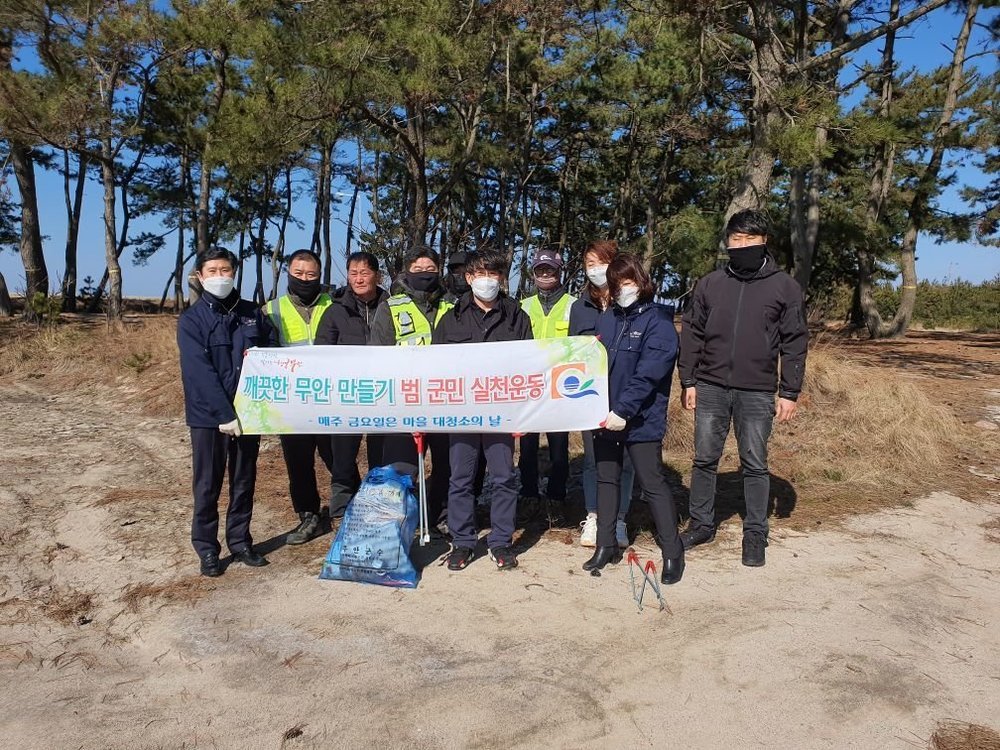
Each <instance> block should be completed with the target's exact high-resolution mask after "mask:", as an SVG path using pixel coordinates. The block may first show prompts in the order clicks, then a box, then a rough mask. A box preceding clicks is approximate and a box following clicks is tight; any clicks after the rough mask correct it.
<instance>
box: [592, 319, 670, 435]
mask: <svg viewBox="0 0 1000 750" xmlns="http://www.w3.org/2000/svg"><path fill="white" fill-rule="evenodd" d="M597 335H598V336H600V338H601V343H602V344H604V347H605V348H606V349H607V350H608V385H609V391H610V394H609V395H610V398H609V400H610V405H611V411H613V412H614V413H615V414H617V415H618V416H619V417H622V418H623V419H625V420H626V421H627V422H628V424H627V426H626V427H625V430H624V432H617V433H616V432H608V431H601V432H598V433H597V436H598V437H601V438H611V439H617V437H618V436H623V437H624V439H625V441H626V442H628V443H645V442H659V441H661V440H663V436H664V435H665V434H666V431H667V404H668V401H669V397H670V379H671V376H672V375H673V372H674V362H675V360H676V359H677V329H676V328H674V321H673V313H672V311H671V310H670V308H667V307H664V306H663V305H659V304H656V303H655V302H637V303H636V304H634V305H632V306H631V307H630V308H629V309H628V310H622V309H621V308H620V307H618V305H612V306H611V307H610V308H608V309H607V310H605V311H604V312H603V313H601V315H600V317H599V318H598V319H597Z"/></svg>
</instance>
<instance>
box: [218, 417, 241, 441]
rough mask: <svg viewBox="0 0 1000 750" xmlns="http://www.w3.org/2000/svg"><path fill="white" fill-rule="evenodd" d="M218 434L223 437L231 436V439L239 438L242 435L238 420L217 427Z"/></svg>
mask: <svg viewBox="0 0 1000 750" xmlns="http://www.w3.org/2000/svg"><path fill="white" fill-rule="evenodd" d="M219 432H221V433H222V434H223V435H232V436H233V437H239V436H240V435H242V434H243V430H242V429H241V428H240V420H239V418H236V419H234V420H233V421H232V422H226V423H225V424H220V425H219Z"/></svg>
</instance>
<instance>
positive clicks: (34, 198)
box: [10, 140, 49, 321]
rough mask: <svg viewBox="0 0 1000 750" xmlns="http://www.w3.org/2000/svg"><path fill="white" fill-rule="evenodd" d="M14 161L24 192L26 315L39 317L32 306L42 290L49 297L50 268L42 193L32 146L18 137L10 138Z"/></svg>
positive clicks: (44, 295)
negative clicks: (44, 243)
mask: <svg viewBox="0 0 1000 750" xmlns="http://www.w3.org/2000/svg"><path fill="white" fill-rule="evenodd" d="M10 161H11V163H12V165H13V167H14V176H15V177H16V178H17V187H18V190H19V191H20V193H21V242H20V250H21V263H22V264H23V265H24V278H25V281H26V284H27V286H26V288H25V295H24V317H25V318H27V319H29V320H33V321H35V320H37V319H38V315H37V313H35V311H34V309H33V307H32V300H33V298H34V297H35V296H36V295H38V294H41V295H42V296H43V297H48V293H49V272H48V269H47V268H46V267H45V255H44V253H43V251H42V233H41V228H40V227H39V224H38V195H37V193H36V190H35V162H34V159H33V157H32V155H31V149H30V148H29V147H27V146H25V145H24V144H22V143H18V142H17V141H13V140H12V141H10Z"/></svg>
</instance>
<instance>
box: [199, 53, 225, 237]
mask: <svg viewBox="0 0 1000 750" xmlns="http://www.w3.org/2000/svg"><path fill="white" fill-rule="evenodd" d="M228 59H229V51H228V50H227V49H226V48H225V47H221V48H219V49H215V50H212V61H213V62H214V63H215V67H214V69H213V75H214V79H215V90H214V91H213V92H212V116H211V118H210V119H209V122H208V124H207V125H206V126H205V127H206V130H205V147H204V148H203V149H202V152H201V171H200V174H199V179H198V224H197V227H196V230H195V237H196V244H197V246H198V252H199V253H203V252H205V251H206V250H208V247H209V245H210V244H211V241H210V239H209V236H208V234H209V233H208V209H209V205H210V201H211V197H212V165H211V159H212V154H211V149H212V134H211V131H210V128H211V126H212V123H213V122H214V121H215V117H216V115H218V114H219V110H220V109H222V101H223V98H224V97H225V95H226V61H227V60H228Z"/></svg>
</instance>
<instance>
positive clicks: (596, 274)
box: [587, 265, 608, 289]
mask: <svg viewBox="0 0 1000 750" xmlns="http://www.w3.org/2000/svg"><path fill="white" fill-rule="evenodd" d="M587 278H588V279H590V283H591V284H593V285H594V286H599V287H601V288H602V289H603V288H604V287H606V286H607V285H608V267H607V265H603V266H594V267H593V268H588V269H587Z"/></svg>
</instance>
